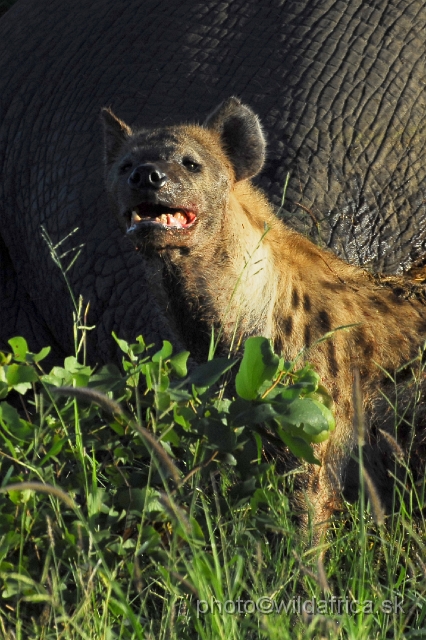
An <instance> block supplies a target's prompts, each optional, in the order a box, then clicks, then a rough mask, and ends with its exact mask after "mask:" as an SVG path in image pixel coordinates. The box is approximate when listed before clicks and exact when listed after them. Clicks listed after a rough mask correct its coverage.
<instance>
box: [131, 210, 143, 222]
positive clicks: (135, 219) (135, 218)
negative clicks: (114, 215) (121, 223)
mask: <svg viewBox="0 0 426 640" xmlns="http://www.w3.org/2000/svg"><path fill="white" fill-rule="evenodd" d="M141 220H142V218H141V217H140V216H139V215H138V214H137V213H136V211H132V224H136V223H137V222H140V221H141Z"/></svg>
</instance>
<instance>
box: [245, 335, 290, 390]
mask: <svg viewBox="0 0 426 640" xmlns="http://www.w3.org/2000/svg"><path fill="white" fill-rule="evenodd" d="M279 362H280V359H279V357H278V356H277V355H275V353H274V352H273V350H272V346H271V342H270V340H268V339H267V338H262V337H252V338H247V340H246V342H245V344H244V355H243V359H242V361H241V364H240V369H239V371H238V373H237V377H236V379H235V387H236V390H237V393H238V395H239V396H240V397H241V398H244V399H245V400H254V399H255V398H256V397H257V395H258V391H259V388H260V387H261V386H262V384H263V383H264V382H266V381H267V380H271V381H272V379H273V377H274V375H275V374H276V372H277V370H278V366H279Z"/></svg>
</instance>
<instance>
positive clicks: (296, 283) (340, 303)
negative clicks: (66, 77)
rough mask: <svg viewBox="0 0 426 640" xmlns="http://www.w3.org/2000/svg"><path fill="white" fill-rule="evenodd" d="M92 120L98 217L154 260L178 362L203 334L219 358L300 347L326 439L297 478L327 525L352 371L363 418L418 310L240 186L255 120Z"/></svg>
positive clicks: (257, 145) (415, 336)
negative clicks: (101, 190) (99, 148)
mask: <svg viewBox="0 0 426 640" xmlns="http://www.w3.org/2000/svg"><path fill="white" fill-rule="evenodd" d="M103 122H104V132H105V163H106V185H107V192H108V197H109V200H110V205H111V208H112V210H113V211H114V213H115V215H116V216H117V218H118V220H119V222H120V224H121V226H122V227H123V229H124V231H125V232H126V233H127V235H128V236H129V238H130V239H131V240H132V241H133V242H134V244H135V246H136V247H137V248H138V249H141V250H142V251H143V252H144V253H145V254H146V255H148V256H151V257H152V259H153V260H158V262H159V267H158V281H157V282H155V283H154V285H155V286H154V289H156V290H157V291H159V292H161V294H160V295H161V296H162V297H163V300H165V301H166V304H167V306H168V308H169V310H170V311H171V314H172V316H173V321H174V323H175V325H176V327H177V328H178V329H179V331H180V332H181V334H182V337H183V339H184V341H185V342H186V344H187V345H188V347H189V348H190V350H191V352H192V354H193V355H194V354H195V356H196V357H197V356H198V357H200V358H201V357H202V355H203V353H205V349H206V345H207V343H208V339H209V336H210V331H211V327H212V326H214V327H215V328H216V329H217V330H218V331H220V332H221V341H222V345H223V347H224V348H229V347H232V346H233V347H235V345H238V344H239V342H240V340H241V339H243V338H246V337H248V336H251V335H263V336H266V337H268V338H270V339H271V340H272V342H273V344H274V346H275V349H276V350H278V351H279V352H280V353H281V354H282V355H283V356H284V358H285V359H287V360H293V359H294V358H295V356H296V355H298V354H299V353H300V352H301V351H302V350H304V349H306V347H309V346H311V345H312V346H311V348H310V349H309V350H308V351H307V358H308V359H309V361H310V362H312V363H313V365H314V366H315V367H316V369H317V371H318V373H319V374H320V376H321V377H322V380H323V381H324V384H325V385H326V386H327V387H328V389H329V390H330V392H331V394H332V396H333V399H334V401H335V404H336V423H337V428H336V430H335V431H334V433H333V434H332V435H331V437H330V439H329V440H328V441H326V442H325V443H322V444H320V445H316V447H317V455H318V456H319V457H320V458H321V461H322V466H321V467H320V468H318V469H317V468H316V469H310V470H309V473H307V474H306V493H307V500H308V503H310V505H314V507H313V511H314V515H313V517H314V521H315V523H316V524H317V525H319V523H322V522H325V521H327V520H328V518H329V517H330V514H331V512H332V511H333V509H334V508H335V507H336V506H337V505H338V502H339V497H340V490H341V486H342V479H343V477H344V474H345V469H346V467H347V463H348V459H349V457H350V453H351V451H352V449H353V448H354V446H355V443H356V434H355V429H354V426H353V414H354V411H353V400H352V389H353V377H354V371H355V370H358V371H359V375H360V380H361V388H362V394H363V398H364V403H365V405H366V406H367V407H368V409H369V410H370V412H371V410H373V409H374V405H375V404H378V403H379V397H380V396H379V391H378V384H379V383H380V382H381V381H382V380H383V378H384V374H383V369H384V370H386V371H390V372H393V371H395V370H396V369H398V368H399V367H400V366H401V365H402V364H403V363H405V362H407V361H409V360H410V359H412V358H413V357H415V356H416V355H417V354H418V352H419V346H420V345H421V344H422V342H423V340H424V338H425V337H426V321H425V319H424V306H423V305H422V303H421V302H420V301H418V300H416V299H412V300H408V299H405V298H404V297H401V296H397V295H395V293H394V292H393V291H392V290H390V289H389V288H386V287H383V286H380V285H378V284H377V283H376V281H375V280H374V278H372V276H371V275H369V274H368V273H366V272H365V271H363V270H361V269H360V268H357V267H355V266H351V265H349V264H347V263H346V262H344V261H342V260H340V259H339V258H337V257H336V256H335V255H334V254H332V253H331V252H330V251H328V250H324V249H321V248H319V247H317V246H315V245H314V244H312V243H311V242H310V241H309V240H307V239H306V238H304V237H303V236H301V235H299V234H298V233H296V232H294V231H292V230H291V229H289V228H287V227H286V226H285V225H284V224H283V223H282V222H281V221H280V220H278V219H277V217H276V216H275V215H274V213H273V210H272V208H271V206H270V205H269V203H268V202H267V200H266V199H265V197H264V196H263V194H262V193H261V192H260V191H259V190H257V189H256V188H255V187H254V186H253V185H252V184H251V182H250V178H252V177H253V176H255V175H256V174H257V173H258V172H259V171H260V169H261V168H262V165H263V162H264V158H265V140H264V136H263V133H262V130H261V126H260V123H259V120H258V118H257V116H256V115H255V114H254V113H253V112H252V111H251V109H249V108H248V107H247V106H245V105H243V104H241V103H240V102H239V101H238V100H237V99H236V98H230V99H229V100H227V101H226V102H225V103H223V104H222V105H220V106H219V107H218V108H217V109H216V111H214V112H213V113H212V114H211V115H210V116H209V117H208V118H207V120H206V122H205V123H204V125H203V126H197V125H181V126H171V127H164V128H158V129H152V130H150V129H138V130H135V131H133V130H132V129H131V128H130V127H129V126H128V125H127V124H125V123H124V122H122V121H121V120H119V119H118V118H117V117H116V116H115V115H114V114H113V113H112V112H111V111H110V110H107V109H104V110H103ZM347 325H353V326H352V327H351V328H349V329H341V330H337V331H335V332H334V333H333V334H332V337H330V338H329V339H327V340H325V341H322V342H320V343H317V341H318V339H319V338H321V337H322V336H324V334H326V333H328V332H331V331H332V330H333V329H337V328H338V327H345V326H347ZM386 420H387V421H388V422H392V418H389V417H388V418H386ZM386 420H385V422H386ZM375 455H377V456H379V452H378V451H377V454H374V455H373V458H374V456H375ZM376 462H377V460H373V466H374V464H375V463H376ZM378 475H379V474H378ZM378 482H379V481H378ZM383 483H384V484H386V483H387V480H386V479H385V480H384V481H383Z"/></svg>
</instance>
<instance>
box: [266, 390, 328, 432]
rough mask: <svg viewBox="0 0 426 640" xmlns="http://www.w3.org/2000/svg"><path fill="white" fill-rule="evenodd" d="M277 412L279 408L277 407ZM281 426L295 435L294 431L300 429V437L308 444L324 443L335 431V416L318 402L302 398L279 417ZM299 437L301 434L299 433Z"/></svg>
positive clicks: (292, 403) (290, 405) (291, 404)
mask: <svg viewBox="0 0 426 640" xmlns="http://www.w3.org/2000/svg"><path fill="white" fill-rule="evenodd" d="M275 408H276V410H277V412H278V408H277V407H276V406H275ZM277 420H278V422H279V424H280V425H281V426H282V427H283V428H284V429H286V427H290V430H289V429H286V430H287V431H290V433H292V434H293V435H295V431H294V429H291V427H296V428H299V429H300V437H301V438H303V439H305V440H307V441H308V442H323V441H324V440H326V439H327V438H328V436H329V432H330V431H333V429H334V427H335V422H334V418H333V414H332V413H331V411H330V410H329V409H327V407H326V406H325V405H323V404H321V403H320V402H318V401H317V400H313V399H311V398H302V399H300V400H294V402H291V403H290V404H289V405H288V406H287V407H286V409H285V410H284V411H282V413H281V412H280V415H279V416H277ZM298 435H299V433H298Z"/></svg>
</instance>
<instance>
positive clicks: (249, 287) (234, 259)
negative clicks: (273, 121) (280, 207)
mask: <svg viewBox="0 0 426 640" xmlns="http://www.w3.org/2000/svg"><path fill="white" fill-rule="evenodd" d="M237 187H238V189H235V191H236V193H232V194H231V196H230V199H229V202H228V207H227V210H226V212H225V213H224V214H223V215H222V225H221V228H220V229H219V230H218V231H217V233H216V234H215V235H214V237H209V239H208V241H207V242H205V243H200V245H199V246H198V245H197V248H196V249H193V250H191V251H189V253H187V254H182V253H179V254H178V253H177V252H173V253H169V254H168V255H167V256H163V257H164V259H165V263H166V266H167V269H166V277H165V285H166V288H167V291H168V296H169V298H170V306H171V308H173V309H174V310H175V312H174V315H175V320H176V321H177V323H178V324H180V325H181V326H182V330H183V333H184V337H185V339H186V340H187V343H188V347H189V348H190V349H194V348H195V350H197V351H199V350H200V348H201V349H202V350H203V351H205V346H204V347H201V345H200V342H201V341H202V342H203V343H204V345H205V343H206V341H207V340H209V339H210V335H211V328H212V327H214V330H215V335H216V336H218V335H220V336H221V344H222V346H223V350H224V351H226V350H229V348H231V349H232V348H236V347H237V346H238V345H239V343H240V341H241V338H243V337H248V336H250V335H264V336H266V337H269V338H272V339H273V338H274V327H273V322H274V305H275V303H276V299H277V284H278V270H277V268H276V264H275V257H274V252H273V251H272V245H273V241H272V237H274V236H276V234H277V233H279V232H278V228H279V225H280V223H279V222H278V221H277V220H276V218H275V216H274V215H273V213H272V211H271V209H270V207H269V205H267V203H266V201H265V200H264V198H263V196H262V195H261V194H260V193H258V192H257V191H255V190H254V189H253V188H252V187H251V185H250V184H249V183H247V184H245V183H244V184H238V185H237ZM249 196H250V204H251V207H250V208H249V203H248V202H246V200H247V201H248V199H249ZM253 198H254V199H255V200H256V204H257V207H256V208H255V212H256V215H254V214H252V213H251V211H252V204H253ZM214 215H217V214H216V212H215V214H214ZM188 323H193V324H192V328H191V330H190V334H191V336H190V339H189V340H188ZM191 338H192V339H191Z"/></svg>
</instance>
